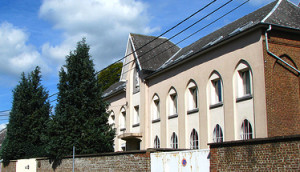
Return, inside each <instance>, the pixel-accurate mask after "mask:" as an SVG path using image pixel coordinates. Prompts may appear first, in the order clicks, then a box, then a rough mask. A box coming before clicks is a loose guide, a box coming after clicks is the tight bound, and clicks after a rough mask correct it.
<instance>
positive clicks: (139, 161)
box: [37, 151, 151, 172]
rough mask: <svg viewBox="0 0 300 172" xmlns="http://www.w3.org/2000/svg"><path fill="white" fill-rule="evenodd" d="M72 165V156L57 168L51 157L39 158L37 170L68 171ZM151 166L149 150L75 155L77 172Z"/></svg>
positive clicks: (106, 171) (148, 167)
mask: <svg viewBox="0 0 300 172" xmlns="http://www.w3.org/2000/svg"><path fill="white" fill-rule="evenodd" d="M72 167H73V159H72V157H67V158H64V159H63V160H62V162H61V164H60V165H59V166H58V167H57V168H56V169H55V170H54V169H53V168H52V164H50V162H49V159H45V158H44V159H43V158H41V159H37V172H54V171H55V172H68V171H72ZM150 168H151V164H150V152H148V151H128V152H114V153H103V154H95V155H78V156H76V157H75V171H76V172H83V171H84V172H96V171H97V172H124V171H149V172H150V171H151V169H150Z"/></svg>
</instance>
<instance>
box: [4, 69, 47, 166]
mask: <svg viewBox="0 0 300 172" xmlns="http://www.w3.org/2000/svg"><path fill="white" fill-rule="evenodd" d="M50 111H51V107H50V103H49V100H48V91H46V90H45V88H44V87H43V86H42V85H41V75H40V68H39V67H36V68H35V70H34V71H32V72H31V73H30V74H29V75H28V77H26V76H25V74H24V73H22V75H21V81H20V82H19V84H18V85H17V86H16V88H15V89H14V90H13V104H12V110H11V112H10V117H9V123H8V125H7V136H6V138H5V141H4V143H3V147H2V150H1V158H3V160H4V162H6V163H7V162H8V161H9V160H13V159H21V158H32V157H41V156H45V155H46V152H45V140H44V138H45V134H46V123H47V121H48V120H49V114H50Z"/></svg>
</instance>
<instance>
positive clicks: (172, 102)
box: [168, 88, 177, 116]
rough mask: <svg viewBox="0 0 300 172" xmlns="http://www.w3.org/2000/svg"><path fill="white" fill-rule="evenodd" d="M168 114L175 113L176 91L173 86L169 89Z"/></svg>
mask: <svg viewBox="0 0 300 172" xmlns="http://www.w3.org/2000/svg"><path fill="white" fill-rule="evenodd" d="M168 101H169V116H171V115H175V114H177V92H176V90H175V89H174V88H172V89H171V90H170V91H169V98H168Z"/></svg>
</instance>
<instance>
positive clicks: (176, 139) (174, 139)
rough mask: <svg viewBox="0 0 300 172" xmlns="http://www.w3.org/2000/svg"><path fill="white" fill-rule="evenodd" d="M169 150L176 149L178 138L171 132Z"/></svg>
mask: <svg viewBox="0 0 300 172" xmlns="http://www.w3.org/2000/svg"><path fill="white" fill-rule="evenodd" d="M171 148H173V149H178V137H177V135H176V133H175V132H173V134H172V137H171Z"/></svg>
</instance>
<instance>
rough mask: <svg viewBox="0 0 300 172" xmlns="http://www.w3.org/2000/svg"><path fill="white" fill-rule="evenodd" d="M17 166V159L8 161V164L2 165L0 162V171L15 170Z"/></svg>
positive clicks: (8, 171) (10, 171)
mask: <svg viewBox="0 0 300 172" xmlns="http://www.w3.org/2000/svg"><path fill="white" fill-rule="evenodd" d="M16 168H17V161H10V163H9V165H8V166H6V167H4V165H3V163H1V172H15V171H16Z"/></svg>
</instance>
